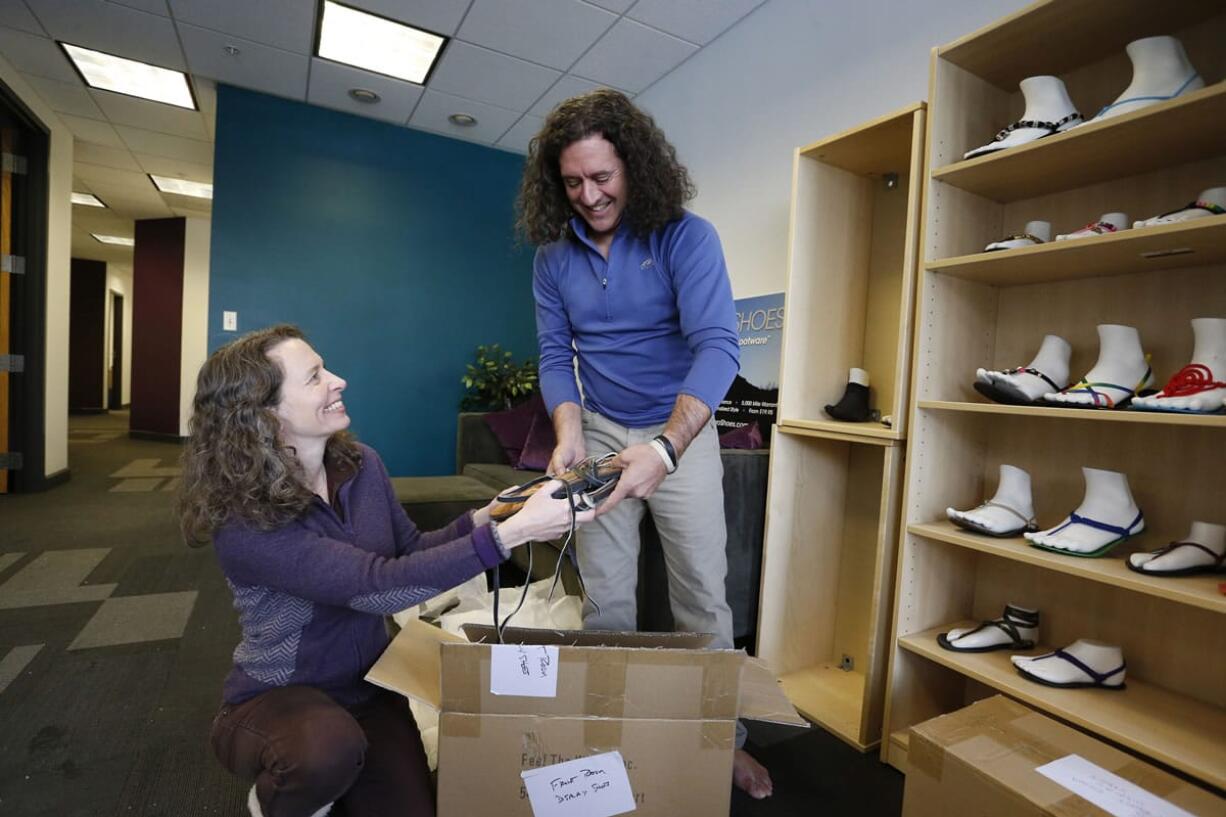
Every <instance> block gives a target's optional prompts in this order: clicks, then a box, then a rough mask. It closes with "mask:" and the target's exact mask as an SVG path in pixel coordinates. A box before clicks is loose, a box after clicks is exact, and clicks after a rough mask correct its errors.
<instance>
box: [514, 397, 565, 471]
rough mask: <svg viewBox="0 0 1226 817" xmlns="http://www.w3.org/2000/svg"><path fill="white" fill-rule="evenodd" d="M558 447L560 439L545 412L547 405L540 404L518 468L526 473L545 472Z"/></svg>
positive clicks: (529, 430)
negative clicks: (554, 450)
mask: <svg viewBox="0 0 1226 817" xmlns="http://www.w3.org/2000/svg"><path fill="white" fill-rule="evenodd" d="M557 445H558V438H557V436H556V435H555V434H554V433H553V421H552V420H550V419H549V414H548V413H546V411H545V404H544V402H542V403H541V404H540V410H539V411H538V412H537V413H536V414H535V415H534V416H533V418H532V428H530V429H528V439H527V440H525V441H524V450H523V453H522V454H520V456H519V464H518V465H516V466H515V467H516V468H519V469H521V470H524V471H544V470H545V469H546V468H548V467H549V458H550V457H552V456H553V449H554V448H556V447H557Z"/></svg>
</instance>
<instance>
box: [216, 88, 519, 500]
mask: <svg viewBox="0 0 1226 817" xmlns="http://www.w3.org/2000/svg"><path fill="white" fill-rule="evenodd" d="M522 166H523V157H521V156H518V155H516V154H512V153H505V152H502V151H497V150H493V149H490V148H485V147H481V146H478V145H472V144H469V143H466V142H461V141H457V140H455V139H448V138H445V137H442V136H434V135H431V134H427V133H423V132H421V131H414V130H409V129H407V128H401V127H395V126H393V125H388V124H384V123H380V122H376V121H374V120H369V119H362V118H359V117H355V116H350V115H348V114H343V113H338V112H334V111H330V110H326V109H323V108H317V107H313V106H310V105H305V104H302V103H298V102H291V101H288V100H284V99H279V98H276V97H271V96H265V95H263V94H258V93H253V92H250V91H244V90H240V89H237V88H232V87H229V86H224V85H222V86H219V87H218V94H217V138H216V155H215V158H214V167H213V185H214V199H213V224H212V246H211V251H210V252H211V261H210V279H209V350H210V351H212V350H213V349H216V348H217V347H218V346H221V345H222V344H224V343H226V342H227V341H229V340H232V339H233V338H234V337H236V336H237V334H239V333H242V332H245V331H249V330H251V329H256V328H259V327H262V326H267V325H269V324H273V323H278V322H282V321H285V322H290V323H295V324H298V325H299V326H300V327H301V328H302V329H303V331H305V332H306V333H307V336H308V338H309V339H310V340H311V342H312V344H313V345H314V346H315V348H316V349H317V350H318V351H319V353H320V354H321V355H322V356H323V358H324V361H325V365H327V366H328V368H329V369H331V370H332V371H334V372H336V373H337V374H339V375H341V376H342V377H344V378H345V379H346V380H348V381H349V388H348V390H347V392H346V394H345V403H346V405H347V406H348V409H349V413H350V415H351V416H352V417H353V426H352V428H353V430H354V431H355V432H356V433H357V435H358V437H359V438H360V439H361V440H363V441H364V442H366V443H368V444H370V445H372V446H373V447H374V448H375V449H376V450H378V451H379V453H380V455H381V456H382V457H383V459H384V461H385V462H386V463H387V466H388V470H389V471H390V472H391V473H392V474H393V475H394V476H395V475H424V474H448V473H453V472H454V468H455V429H456V411H457V406H458V404H459V401H460V398H461V397H462V395H463V387H462V386H461V385H460V383H459V380H460V376H461V375H462V374H463V371H464V364H465V363H467V362H468V361H469V360H471V359H472V356H473V352H474V350H475V348H476V346H477V345H478V344H481V343H487V344H488V343H501V344H502V346H503V348H507V349H510V350H512V351H513V352H515V355H516V358H517V359H522V358H526V357H535V356H536V332H535V323H534V318H533V311H532V250H531V248H524V247H517V246H516V244H515V237H514V232H513V221H514V213H513V202H514V198H515V192H516V189H517V185H518V183H519V176H520V172H521V169H522ZM223 310H236V311H237V312H238V329H239V333H234V332H223V331H222V314H221V313H222V311H223Z"/></svg>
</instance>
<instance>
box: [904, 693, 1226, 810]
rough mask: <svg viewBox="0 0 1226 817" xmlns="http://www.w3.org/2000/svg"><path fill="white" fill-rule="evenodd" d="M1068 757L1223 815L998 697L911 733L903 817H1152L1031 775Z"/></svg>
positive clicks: (1216, 802) (1182, 787) (1224, 805)
mask: <svg viewBox="0 0 1226 817" xmlns="http://www.w3.org/2000/svg"><path fill="white" fill-rule="evenodd" d="M1104 694H1107V695H1113V694H1117V693H1114V692H1106V693H1104ZM1069 755H1077V756H1079V757H1081V758H1083V759H1084V760H1085V761H1088V762H1089V763H1091V764H1093V765H1094V766H1096V767H1098V768H1099V769H1102V770H1105V771H1106V772H1109V773H1111V774H1113V775H1117V776H1118V777H1121V778H1123V779H1125V780H1127V781H1130V782H1131V783H1134V784H1136V785H1137V786H1139V787H1141V788H1142V789H1145V790H1146V791H1148V792H1149V793H1150V794H1153V795H1156V796H1157V797H1159V798H1161V799H1163V800H1165V801H1167V802H1168V803H1170V804H1173V805H1175V806H1178V807H1179V808H1181V809H1184V810H1185V811H1186V812H1189V813H1191V814H1194V815H1197V817H1210V815H1212V816H1213V817H1222V816H1223V815H1226V800H1223V799H1221V798H1219V797H1216V796H1214V795H1213V794H1211V793H1210V792H1208V791H1206V790H1204V789H1201V788H1199V787H1197V786H1195V785H1193V784H1191V783H1187V782H1184V781H1183V780H1180V779H1179V778H1177V777H1175V776H1173V775H1171V774H1168V773H1167V772H1164V771H1162V770H1160V769H1158V768H1156V767H1154V766H1151V765H1150V764H1148V763H1146V762H1144V761H1142V760H1138V759H1137V758H1135V757H1133V756H1132V755H1129V754H1126V753H1124V752H1122V751H1120V750H1118V749H1115V748H1113V747H1111V746H1108V745H1107V744H1105V743H1103V742H1102V741H1100V740H1097V739H1096V738H1093V737H1091V736H1089V735H1086V734H1085V733H1083V732H1079V731H1077V730H1076V729H1073V728H1071V727H1069V726H1065V725H1064V724H1061V723H1058V722H1057V721H1054V720H1052V719H1051V718H1049V717H1047V716H1045V715H1042V714H1040V713H1038V712H1035V711H1034V710H1032V709H1029V708H1027V707H1025V706H1023V705H1021V704H1019V703H1017V702H1016V701H1013V700H1010V699H1009V698H1005V697H1003V696H1000V695H997V696H995V697H992V698H987V699H985V700H982V701H979V702H977V703H974V704H971V705H970V706H968V707H966V708H965V709H960V710H958V711H957V712H952V713H950V714H948V715H942V716H940V717H938V718H933V719H932V720H930V721H925V722H924V723H921V724H919V725H917V726H913V727H911V731H910V746H909V748H908V752H907V762H908V765H909V769H910V770H909V772H908V773H907V782H906V789H905V792H904V795H903V809H902V813H903V817H1040V816H1041V815H1042V816H1046V815H1053V817H1110V815H1112V814H1113V813H1114V814H1124V813H1127V814H1147V815H1148V814H1153V813H1155V812H1153V811H1114V812H1113V811H1107V810H1105V809H1104V808H1100V807H1098V806H1096V805H1094V804H1093V803H1091V802H1090V801H1089V800H1087V799H1084V798H1083V797H1082V796H1080V795H1078V794H1074V793H1073V792H1072V791H1071V790H1070V789H1068V788H1066V787H1065V786H1063V785H1061V784H1059V783H1057V782H1055V781H1054V780H1051V779H1049V778H1048V777H1046V776H1044V775H1043V774H1040V773H1039V772H1037V771H1036V769H1037V768H1038V767H1040V766H1044V765H1045V764H1048V763H1051V762H1052V761H1057V760H1060V759H1062V758H1066V757H1067V756H1069ZM1107 796H1108V797H1110V796H1111V795H1110V794H1108V795H1107Z"/></svg>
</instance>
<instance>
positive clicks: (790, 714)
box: [366, 621, 808, 817]
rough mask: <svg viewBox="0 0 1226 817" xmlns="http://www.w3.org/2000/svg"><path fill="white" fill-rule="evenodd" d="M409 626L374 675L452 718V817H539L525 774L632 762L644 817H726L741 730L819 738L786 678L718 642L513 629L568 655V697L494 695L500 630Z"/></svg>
mask: <svg viewBox="0 0 1226 817" xmlns="http://www.w3.org/2000/svg"><path fill="white" fill-rule="evenodd" d="M465 633H466V634H467V635H468V638H469V640H468V641H465V640H464V639H462V638H460V637H459V636H456V635H452V634H450V633H447V632H445V631H443V630H441V629H439V628H437V627H434V626H431V625H429V624H426V623H425V622H422V621H413V622H410V623H409V624H408V625H407V626H406V627H405V628H404V629H403V630H401V631H400V633H399V634H398V635H397V636H396V638H395V639H394V640H393V641H392V643H391V645H390V646H389V647H388V648H387V650H386V651H385V652H384V654H383V656H382V657H380V659H379V660H378V662H376V663H375V665H374V667H372V668H371V670H370V672H369V673H368V674H367V676H366V679H367V680H368V681H370V682H371V683H373V684H377V685H378V686H381V687H385V688H386V689H390V690H393V691H395V692H399V693H401V694H402V695H405V696H407V697H409V698H412V699H414V700H416V701H418V702H420V703H423V704H425V705H427V706H431V707H433V708H436V709H437V710H438V711H439V754H438V761H439V762H438V766H439V775H438V800H439V802H438V813H439V815H440V816H441V817H449V815H455V816H456V817H460V816H461V815H462V817H482V816H483V815H490V817H494V815H497V817H513V815H525V817H530V815H532V813H533V812H532V807H531V804H530V802H529V800H528V799H527V794H526V791H525V789H524V786H523V784H522V781H521V778H520V772H521V771H525V770H529V769H535V768H541V767H544V766H551V765H553V764H555V763H561V762H564V761H567V760H571V759H574V758H578V757H587V756H590V755H596V754H601V753H604V752H609V751H612V750H618V751H620V752H621V755H622V758H623V760H624V762H625V766H626V770H627V776H628V777H629V780H630V786H631V790H632V791H633V794H634V801H635V811H634V813H635V814H636V815H660V816H661V817H664V815H668V817H675V815H678V814H704V815H706V814H712V815H713V814H727V813H728V808H729V802H730V797H731V786H732V752H733V741H734V736H735V724H736V719H737V718H738V717H740V718H748V719H751V720H763V721H771V722H774V723H785V724H792V725H795V726H805V727H807V726H808V723H807V722H806V721H805V720H804V719H803V718H801V717H800V716H799V715H798V714H796V710H795V709H794V708H793V707H792V705H791V704H790V703H788V700H787V698H786V697H785V696H784V694H783V691H782V690H781V688H780V687H779V682H778V680H777V679H776V678H775V676H774V673H773V672H772V671H771V670H770V669H769V668H768V667H767V666H766V664H764V663H763V662H761V661H759V660H758V659H755V658H750V657H748V656H746V654H745V653H744V651H741V650H712V649H705V647H706V645H707V643H709V641H710V638H711V637H710V636H709V635H701V634H695V633H621V632H602V631H591V630H583V631H575V630H529V629H516V628H507V629H506V630H504V632H503V638H504V642H505V643H507V644H532V645H540V644H545V645H554V646H557V647H558V662H559V663H558V667H557V679H558V680H557V694H556V695H555V696H554V697H548V698H537V697H522V696H517V695H494V694H493V693H491V692H490V676H491V672H490V664H491V658H490V656H491V644H490V642H493V641H495V640H496V639H495V635H494V630H493V628H492V627H490V626H488V625H487V626H477V625H466V626H465Z"/></svg>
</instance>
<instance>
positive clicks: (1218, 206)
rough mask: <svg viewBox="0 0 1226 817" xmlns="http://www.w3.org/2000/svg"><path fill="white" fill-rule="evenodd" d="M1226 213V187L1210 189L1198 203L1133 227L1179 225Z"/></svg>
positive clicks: (1204, 192)
mask: <svg viewBox="0 0 1226 817" xmlns="http://www.w3.org/2000/svg"><path fill="white" fill-rule="evenodd" d="M1224 213H1226V187H1210V188H1209V189H1208V190H1202V191H1201V193H1200V195H1199V196H1197V197H1196V201H1193V202H1189V203H1188V204H1186V205H1185V206H1183V207H1180V208H1179V209H1178V210H1172V211H1171V212H1169V213H1163V214H1162V215H1160V216H1154V217H1153V218H1146V219H1142V220H1141V221H1136V222H1133V225H1132V226H1133V227H1134V228H1136V227H1156V226H1157V225H1159V224H1179V223H1181V222H1184V221H1193V220H1195V219H1198V218H1209V217H1210V216H1220V215H1222V214H1224Z"/></svg>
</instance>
